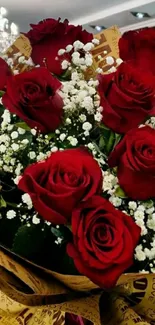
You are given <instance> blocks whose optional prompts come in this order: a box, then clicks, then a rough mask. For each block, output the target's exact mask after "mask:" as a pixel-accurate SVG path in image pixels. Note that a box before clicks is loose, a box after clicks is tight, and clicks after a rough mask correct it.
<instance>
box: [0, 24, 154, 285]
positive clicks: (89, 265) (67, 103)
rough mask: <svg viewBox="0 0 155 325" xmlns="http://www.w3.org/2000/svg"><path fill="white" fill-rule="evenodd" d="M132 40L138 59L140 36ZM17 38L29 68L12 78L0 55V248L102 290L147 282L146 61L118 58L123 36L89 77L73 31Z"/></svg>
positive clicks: (86, 40) (57, 28)
mask: <svg viewBox="0 0 155 325" xmlns="http://www.w3.org/2000/svg"><path fill="white" fill-rule="evenodd" d="M153 32H154V30H153V31H152V33H153ZM136 33H137V34H136V36H135V43H134V45H135V44H136V45H137V38H139V46H138V45H137V47H138V51H140V50H139V49H140V44H141V45H142V46H143V47H144V44H145V42H147V41H148V39H146V38H145V34H146V33H147V31H140V32H136ZM25 36H26V37H28V39H29V40H30V42H31V46H32V57H31V58H30V59H29V60H26V59H25V57H23V56H21V54H20V53H18V55H17V54H16V57H17V58H18V61H19V62H20V64H26V65H27V66H28V71H25V72H23V73H20V71H17V70H16V71H14V70H13V60H10V59H8V57H7V56H6V55H5V56H4V58H3V59H1V61H0V69H1V74H0V89H1V92H0V94H1V106H0V116H1V120H0V121H1V128H0V242H1V244H3V245H4V246H6V247H8V248H9V249H10V250H12V251H13V252H15V253H16V254H18V255H21V256H23V257H24V258H26V259H28V260H31V261H33V262H34V263H36V264H38V265H41V266H44V267H45V268H48V269H51V270H54V271H56V272H59V273H62V274H68V275H69V274H71V275H84V276H86V277H88V278H89V279H90V280H91V281H92V282H93V283H95V284H96V285H97V286H99V287H101V288H112V287H114V286H115V284H116V283H117V280H118V279H119V277H120V276H121V275H122V274H123V273H130V272H132V273H133V272H135V273H139V272H140V273H143V272H144V273H150V272H152V273H155V200H154V199H155V183H154V177H155V117H154V115H155V78H154V75H153V73H152V70H151V69H149V63H150V56H149V55H147V57H146V56H143V58H144V57H145V60H147V59H148V64H146V65H145V64H143V63H142V64H140V62H139V64H137V60H138V59H139V56H138V55H137V56H136V55H135V54H134V50H133V51H131V57H129V52H130V51H129V50H127V54H128V55H127V58H126V55H125V49H126V48H127V46H126V42H130V34H129V35H125V36H124V37H122V38H121V40H120V57H121V58H122V59H123V60H122V59H118V60H117V67H116V66H115V67H114V66H113V63H114V62H113V58H112V57H107V61H108V62H109V64H111V69H110V71H109V73H108V74H103V73H102V69H101V68H99V69H98V70H97V71H96V78H95V79H88V78H87V69H88V68H89V67H90V66H91V65H92V64H93V57H92V50H93V49H94V48H95V46H96V45H98V39H94V38H93V35H91V34H89V33H87V32H86V31H83V30H82V27H80V26H77V27H75V26H72V25H70V24H69V23H68V21H67V20H65V21H64V22H61V21H60V19H58V20H54V19H47V20H44V21H42V22H40V23H39V24H37V25H31V30H30V31H29V32H28V33H27V34H25ZM140 41H141V43H140ZM132 42H134V38H133V39H132ZM134 45H133V48H134V49H135V48H136V47H134ZM129 47H130V45H129ZM152 47H153V46H151V50H150V51H149V48H147V52H148V53H149V54H150V53H151V51H152ZM135 51H136V49H135ZM138 53H139V52H138ZM150 55H151V54H150ZM135 57H136V61H135V60H134V59H135ZM98 59H99V60H100V59H101V58H100V57H99V58H98ZM4 60H5V61H4ZM45 252H46V254H45Z"/></svg>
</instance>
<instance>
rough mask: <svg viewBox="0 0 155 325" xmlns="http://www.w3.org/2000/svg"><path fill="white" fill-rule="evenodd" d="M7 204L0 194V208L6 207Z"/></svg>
mask: <svg viewBox="0 0 155 325" xmlns="http://www.w3.org/2000/svg"><path fill="white" fill-rule="evenodd" d="M6 206H7V204H6V202H5V200H4V199H3V197H2V195H0V208H6Z"/></svg>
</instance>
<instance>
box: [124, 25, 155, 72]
mask: <svg viewBox="0 0 155 325" xmlns="http://www.w3.org/2000/svg"><path fill="white" fill-rule="evenodd" d="M119 50H120V57H121V58H122V59H123V60H124V61H127V60H134V62H135V65H136V66H137V67H138V66H139V67H141V68H142V69H145V70H146V71H150V72H151V73H153V74H155V66H154V52H155V28H145V29H141V30H137V31H129V32H126V33H124V34H123V36H122V38H121V39H120V41H119Z"/></svg>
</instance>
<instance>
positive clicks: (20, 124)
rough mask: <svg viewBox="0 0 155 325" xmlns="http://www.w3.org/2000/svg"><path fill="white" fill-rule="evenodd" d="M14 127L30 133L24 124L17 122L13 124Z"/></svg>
mask: <svg viewBox="0 0 155 325" xmlns="http://www.w3.org/2000/svg"><path fill="white" fill-rule="evenodd" d="M15 126H16V127H17V128H21V129H24V130H26V131H30V130H31V128H30V127H29V126H28V125H27V124H26V123H25V122H18V123H16V124H15Z"/></svg>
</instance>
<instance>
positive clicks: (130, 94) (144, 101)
mask: <svg viewBox="0 0 155 325" xmlns="http://www.w3.org/2000/svg"><path fill="white" fill-rule="evenodd" d="M98 90H99V94H100V97H101V106H102V107H103V123H104V124H105V125H106V126H108V127H109V128H110V129H112V130H113V131H114V132H117V133H126V132H127V131H128V130H130V129H132V128H134V127H136V126H138V125H139V124H140V123H142V122H143V121H144V120H145V119H146V118H147V117H148V116H149V115H151V114H153V113H155V100H154V95H155V79H154V77H153V76H152V75H150V74H149V73H144V72H142V71H141V70H138V69H135V68H134V67H133V66H131V65H130V64H127V63H122V64H121V65H120V66H119V67H118V69H117V71H116V72H115V73H111V74H107V75H100V76H99V88H98Z"/></svg>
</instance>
